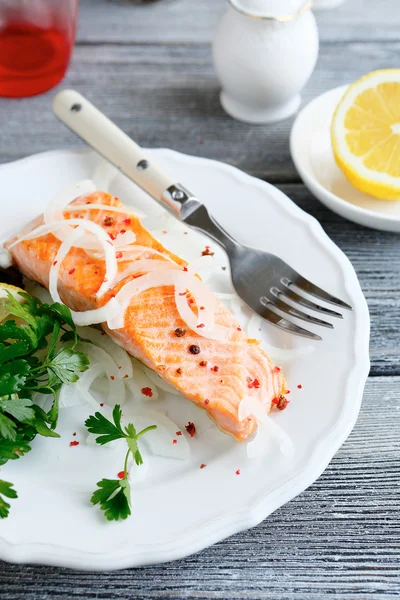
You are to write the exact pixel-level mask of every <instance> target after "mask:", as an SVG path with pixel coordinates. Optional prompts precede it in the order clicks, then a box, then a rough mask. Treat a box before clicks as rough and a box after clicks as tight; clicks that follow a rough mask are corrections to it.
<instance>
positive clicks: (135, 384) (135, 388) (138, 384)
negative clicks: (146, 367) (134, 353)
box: [126, 365, 158, 400]
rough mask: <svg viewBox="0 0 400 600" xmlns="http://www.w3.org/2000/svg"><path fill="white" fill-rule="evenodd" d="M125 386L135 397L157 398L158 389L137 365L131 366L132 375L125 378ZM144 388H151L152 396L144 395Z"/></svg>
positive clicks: (143, 398) (144, 398)
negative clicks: (129, 377)
mask: <svg viewBox="0 0 400 600" xmlns="http://www.w3.org/2000/svg"><path fill="white" fill-rule="evenodd" d="M126 386H127V388H128V389H129V391H130V393H131V394H132V396H133V398H135V399H139V398H140V399H142V400H158V389H157V387H156V386H155V385H154V384H153V382H152V380H151V379H150V378H149V377H148V376H147V375H146V374H145V373H144V372H143V371H142V369H141V368H140V367H138V366H136V365H135V366H134V367H133V376H132V378H131V379H127V380H126ZM145 388H151V391H152V396H146V395H145V394H143V393H142V390H143V389H145Z"/></svg>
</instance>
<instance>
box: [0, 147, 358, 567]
mask: <svg viewBox="0 0 400 600" xmlns="http://www.w3.org/2000/svg"><path fill="white" fill-rule="evenodd" d="M149 154H150V155H151V156H154V157H155V158H156V159H157V160H158V161H159V162H160V163H161V166H163V167H165V169H168V170H169V171H170V172H171V173H172V174H175V175H176V178H177V180H179V181H182V182H183V183H184V184H185V185H187V186H188V187H189V188H190V189H192V190H195V191H196V192H197V193H198V195H199V197H200V198H202V199H204V201H205V202H206V203H207V205H208V206H209V207H210V209H211V211H212V212H213V214H214V215H215V217H216V218H217V219H218V220H219V221H220V222H221V223H222V224H223V225H224V226H225V227H226V228H227V229H228V231H230V232H231V233H232V234H233V235H235V236H236V237H237V238H238V239H239V240H240V241H242V242H245V243H249V244H253V245H255V246H259V247H260V248H263V249H265V250H271V251H273V252H276V253H278V254H279V255H281V256H282V258H283V259H285V260H287V261H288V262H289V263H291V264H292V265H293V267H294V268H295V269H297V270H299V271H301V272H303V273H304V274H305V276H306V277H308V278H310V279H311V280H313V281H315V283H316V284H317V285H320V286H321V287H323V288H326V289H327V290H329V291H330V292H332V293H333V294H335V295H337V296H339V297H341V298H343V299H344V300H345V301H347V302H349V303H350V304H351V305H352V306H353V307H354V311H353V312H352V313H351V312H346V314H345V318H344V319H343V320H342V321H340V320H339V321H337V322H336V323H335V329H334V330H323V332H321V333H323V336H324V341H323V342H314V348H315V349H317V351H316V352H314V353H312V354H309V355H307V356H303V357H302V358H300V359H298V360H296V361H293V362H288V363H287V365H286V366H285V371H286V375H287V378H288V381H289V384H290V387H291V390H292V394H291V396H290V398H291V404H290V405H289V407H288V408H287V410H285V411H283V412H279V413H278V412H277V413H276V414H274V416H273V418H274V419H275V420H276V422H277V423H279V424H280V425H281V426H282V428H283V429H284V430H285V431H287V433H288V434H289V435H290V437H291V438H292V440H293V443H294V445H295V450H296V451H295V454H294V457H293V458H292V459H290V460H289V459H287V458H285V457H283V456H282V455H281V454H280V453H279V451H278V448H277V447H276V445H275V444H274V443H270V445H269V448H268V450H267V453H266V455H265V456H264V457H261V458H257V459H253V460H249V459H247V456H246V449H245V445H244V444H240V443H237V442H235V441H233V440H232V439H231V438H230V437H228V436H226V435H224V434H222V433H221V432H219V431H218V430H217V429H216V427H215V426H214V425H212V426H211V427H210V428H208V429H205V431H204V432H203V433H202V434H201V435H200V436H199V437H198V438H194V439H193V440H191V439H190V438H189V442H190V444H191V446H192V456H191V459H190V461H189V462H188V463H185V462H182V461H178V460H173V459H165V458H164V459H163V458H160V457H158V458H157V457H156V458H154V457H152V456H149V455H147V454H146V457H145V462H146V463H147V464H148V465H149V469H148V472H147V473H146V474H145V475H146V476H145V477H144V478H143V479H142V480H141V481H140V482H138V484H137V486H134V487H133V494H132V496H133V514H132V517H131V518H130V519H128V520H127V521H125V522H121V523H107V522H105V520H104V518H103V515H102V514H101V512H100V510H98V508H97V507H93V506H91V505H90V502H89V497H90V494H91V492H92V491H93V490H94V488H95V483H96V482H97V481H98V480H99V479H100V478H102V477H112V478H115V476H116V473H117V472H118V471H119V470H120V469H121V455H120V454H119V451H117V450H107V449H106V448H104V449H101V448H97V447H92V446H87V445H85V444H84V443H83V440H84V438H85V434H84V427H83V421H84V418H85V415H86V414H88V411H89V412H92V411H91V409H90V408H89V409H88V410H87V409H86V408H73V409H72V408H71V409H67V410H64V411H63V412H62V414H61V419H60V421H61V422H60V429H59V430H60V433H61V434H62V438H61V439H60V440H49V439H44V438H37V439H36V440H35V442H34V444H33V446H34V448H33V450H32V452H31V453H30V454H28V455H26V456H25V457H24V458H23V459H22V460H18V461H12V462H9V463H8V464H7V465H5V466H4V467H2V468H1V469H0V477H2V478H5V479H6V480H11V481H13V482H14V483H15V486H16V488H17V489H18V493H19V498H18V500H14V501H13V502H12V512H11V514H10V516H9V518H8V519H6V520H4V521H2V522H1V527H0V558H3V559H5V560H8V561H12V562H29V563H45V564H50V565H59V566H68V567H73V568H78V569H90V570H93V569H97V570H110V569H120V568H125V567H132V566H136V565H143V564H148V563H157V562H162V561H169V560H173V559H177V558H181V557H185V556H187V555H189V554H191V553H193V552H196V551H198V550H201V549H202V548H204V547H206V546H209V545H211V544H214V543H215V542H217V541H219V540H222V539H223V538H225V537H227V536H229V535H231V534H233V533H236V532H238V531H241V530H243V529H245V528H248V527H252V526H254V525H257V524H258V523H259V522H260V521H262V520H263V519H265V518H266V517H267V516H268V515H269V514H271V512H273V511H274V510H276V509H277V508H279V507H280V506H282V505H283V504H284V503H285V502H288V501H289V500H291V499H292V498H294V497H295V496H296V495H297V494H299V493H300V492H302V491H303V490H304V489H305V488H306V487H307V486H309V485H310V484H311V483H313V482H314V481H315V479H316V478H317V477H318V476H319V475H320V474H321V473H322V471H323V470H324V469H325V467H326V466H327V464H328V463H329V461H330V460H331V458H332V456H333V455H334V454H335V452H336V451H337V450H338V448H339V447H340V445H341V444H342V443H343V442H344V440H345V439H346V437H347V436H348V435H349V433H350V431H351V429H352V427H353V426H354V424H355V422H356V419H357V415H358V411H359V408H360V403H361V398H362V393H363V388H364V384H365V380H366V377H367V374H368V370H369V358H368V342H369V315H368V309H367V305H366V302H365V299H364V296H363V294H362V292H361V289H360V285H359V283H358V280H357V277H356V274H355V272H354V269H353V267H352V266H351V264H350V262H349V261H348V259H347V258H346V256H345V255H344V254H343V253H342V252H341V251H340V250H339V249H338V248H337V247H336V246H335V244H333V242H332V241H331V240H330V239H329V238H328V237H327V236H326V234H325V233H324V231H323V230H322V228H321V227H320V225H319V224H318V222H317V221H316V220H315V219H313V218H312V217H310V216H309V215H308V214H306V213H304V212H303V211H302V210H300V209H299V208H298V207H297V206H296V205H295V204H293V203H292V202H291V201H290V200H289V199H288V198H287V197H286V196H285V195H284V194H282V193H281V192H280V191H279V190H277V189H276V188H274V187H273V186H271V185H268V184H267V183H264V182H262V181H259V180H257V179H254V178H252V177H249V176H248V175H245V174H244V173H242V172H241V171H238V170H237V169H234V168H232V167H229V166H227V165H224V164H221V163H217V162H214V161H210V160H205V159H199V158H193V157H190V156H184V155H181V154H177V153H175V152H172V151H169V150H156V151H154V150H152V151H149ZM98 160H99V158H98V157H97V156H96V155H95V154H93V153H91V152H70V151H57V152H48V153H45V154H39V155H37V156H33V157H31V158H27V159H24V160H21V161H18V162H15V163H11V164H9V165H4V166H2V167H1V168H0V188H1V190H2V194H3V198H7V202H4V203H3V206H2V211H3V213H2V221H1V226H0V236H1V238H3V237H4V232H5V230H8V231H9V230H11V229H13V230H15V229H18V227H20V226H22V225H23V224H24V223H26V222H27V220H29V219H30V218H32V217H34V216H35V215H37V214H38V213H39V212H40V211H42V210H43V208H44V206H45V204H46V202H47V201H48V200H49V199H50V198H51V197H52V196H53V194H54V193H56V192H57V191H58V190H60V188H63V187H65V186H66V185H68V184H70V183H73V182H75V181H77V180H80V179H82V178H85V177H90V176H91V175H92V173H93V169H94V167H95V165H96V164H97V162H98ZM111 192H112V193H114V194H115V195H117V196H119V197H120V198H121V199H123V200H124V201H125V202H126V203H133V202H134V203H135V205H136V206H138V207H139V208H142V209H143V208H145V209H146V211H147V212H149V211H150V212H152V213H153V214H159V213H160V212H162V209H161V208H160V207H159V206H158V205H157V204H156V203H154V202H153V201H152V200H150V199H149V198H148V197H147V196H146V195H145V194H144V193H143V192H142V191H140V190H138V189H137V188H136V186H135V185H134V184H132V183H130V182H129V181H128V180H127V179H126V178H125V177H123V176H122V175H118V177H117V179H116V180H115V183H114V184H113V185H112V187H111ZM168 218H171V219H172V217H168ZM173 223H175V221H173V222H172V221H171V226H173ZM178 225H179V224H178ZM179 227H180V225H179ZM166 229H167V227H166ZM161 235H163V236H164V237H163V240H162V241H163V242H164V243H165V244H167V245H170V246H174V247H176V248H177V247H178V246H179V248H180V249H183V253H184V254H185V248H188V249H189V253H190V252H193V248H194V249H196V253H200V252H199V251H200V249H201V248H202V247H203V246H204V238H202V237H201V236H199V235H198V234H196V233H194V232H190V233H189V235H187V236H184V235H182V239H183V238H184V244H182V242H181V241H179V238H177V237H176V235H172V234H170V233H167V234H161ZM189 242H190V245H189ZM182 246H183V248H182ZM218 260H219V261H225V259H224V257H223V255H222V254H221V255H219V257H218ZM220 264H223V263H220ZM220 273H221V278H220V282H219V283H218V285H219V286H220V289H221V290H225V291H229V289H230V284H229V281H228V271H223V270H222V269H221V271H220ZM260 335H261V334H260ZM263 335H265V336H266V337H267V338H268V339H269V341H270V342H272V343H274V344H275V345H280V346H281V347H283V346H286V347H288V348H290V347H293V348H297V347H298V348H301V347H302V346H304V344H307V345H309V342H308V341H304V340H303V339H301V338H296V337H290V336H287V335H285V334H283V333H281V332H280V331H279V330H277V329H275V328H272V327H270V326H268V325H266V327H265V332H263ZM298 384H302V386H303V389H301V390H300V389H298V388H297V385H298ZM164 406H165V409H166V410H167V412H168V414H171V415H172V416H173V417H174V418H175V419H176V420H177V422H178V423H179V424H180V425H181V426H182V427H183V426H184V425H185V423H187V421H188V416H190V415H192V414H193V413H192V412H190V411H191V410H195V411H198V410H199V409H197V408H196V407H193V408H192V405H191V404H190V403H189V402H188V401H186V400H184V399H182V398H179V397H176V396H175V397H174V396H168V397H166V398H165V400H164ZM196 419H197V417H196ZM74 431H76V432H77V436H76V438H72V437H71V435H72V432H74ZM71 439H78V440H80V441H81V444H80V446H78V447H74V448H70V447H69V443H70V441H71ZM201 463H206V464H207V468H205V469H202V470H200V468H199V465H200V464H201ZM237 469H240V471H241V474H240V476H238V475H236V470H237Z"/></svg>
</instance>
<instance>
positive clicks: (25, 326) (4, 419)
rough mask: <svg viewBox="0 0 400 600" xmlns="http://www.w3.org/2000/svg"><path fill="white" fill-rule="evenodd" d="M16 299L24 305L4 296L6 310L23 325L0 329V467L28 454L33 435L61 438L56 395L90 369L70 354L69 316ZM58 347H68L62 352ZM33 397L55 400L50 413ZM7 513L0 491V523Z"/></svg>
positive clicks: (72, 330) (80, 356)
mask: <svg viewBox="0 0 400 600" xmlns="http://www.w3.org/2000/svg"><path fill="white" fill-rule="evenodd" d="M20 295H21V296H22V298H23V299H24V302H23V303H20V302H18V299H16V298H15V297H14V296H13V295H12V294H10V293H8V300H7V303H6V306H7V309H8V310H9V312H10V314H11V315H12V316H14V317H17V318H18V320H19V321H21V322H18V324H17V322H16V321H15V320H12V319H10V320H7V321H5V322H2V323H0V465H3V464H5V463H6V462H7V461H8V460H15V459H18V458H19V457H21V456H23V455H24V454H26V453H27V452H29V451H30V449H31V446H30V442H31V441H32V440H33V439H34V438H35V436H36V435H37V434H39V435H42V436H45V437H54V438H57V437H60V436H59V435H58V433H56V432H55V431H54V429H55V427H56V425H57V420H58V391H59V390H60V388H61V386H62V385H63V384H69V383H72V382H74V381H77V380H78V379H79V374H80V373H81V372H82V371H85V370H86V369H87V368H88V365H89V358H88V357H87V355H86V354H84V353H82V352H76V351H75V350H74V348H75V346H76V344H77V342H78V341H79V337H78V335H77V332H76V327H75V324H74V322H73V320H72V316H71V311H70V310H69V309H68V308H67V307H66V306H63V305H62V304H58V303H55V304H46V303H43V302H41V301H40V300H38V299H37V298H33V297H32V296H30V295H29V294H26V293H25V292H21V293H20ZM64 336H65V338H66V339H63V337H64ZM60 342H61V343H63V344H65V343H67V344H69V346H68V347H65V346H64V347H62V348H60ZM70 346H71V347H70ZM35 392H41V393H44V394H51V395H53V398H54V400H53V403H52V406H51V408H50V410H49V411H48V412H46V411H44V410H43V409H42V408H40V407H39V406H37V405H35V404H34V403H33V401H32V398H33V394H34V393H35ZM0 484H3V486H5V487H4V490H5V492H4V493H3V495H4V496H7V493H8V494H9V493H11V494H15V491H14V490H11V492H10V489H11V487H12V484H8V483H6V482H1V481H0ZM6 492H7V493H6ZM8 497H11V496H8ZM12 497H14V496H12ZM15 497H16V495H15ZM9 508H10V507H9V505H8V504H7V502H6V501H3V499H2V498H1V490H0V518H4V517H6V516H7V515H8V512H9Z"/></svg>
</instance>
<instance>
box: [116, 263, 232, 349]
mask: <svg viewBox="0 0 400 600" xmlns="http://www.w3.org/2000/svg"><path fill="white" fill-rule="evenodd" d="M164 286H175V301H176V306H177V309H178V312H179V314H180V316H181V318H182V319H183V321H184V322H185V323H186V324H187V326H188V327H189V328H190V329H192V330H193V331H195V332H196V333H197V334H198V335H201V336H203V337H207V338H212V339H221V337H220V336H221V335H224V331H222V332H221V331H219V330H217V328H215V326H214V315H215V310H216V308H217V302H216V299H215V298H214V296H213V294H212V293H211V292H210V291H209V290H208V289H207V288H206V287H205V286H204V285H203V284H202V283H201V281H200V280H199V279H197V277H194V276H193V275H190V274H189V273H186V272H183V271H178V270H175V269H171V270H165V271H164V270H163V271H160V272H154V273H148V274H147V275H142V276H141V277H137V278H136V279H134V280H133V281H129V282H128V283H127V284H126V285H125V286H124V287H123V288H122V289H121V290H120V291H119V292H118V294H117V295H116V297H115V300H116V301H117V302H118V303H119V304H120V306H121V309H122V310H121V314H120V315H118V316H117V317H116V318H115V319H112V321H111V322H110V323H109V326H110V328H111V329H121V328H122V327H123V326H124V316H125V311H126V309H127V308H128V306H129V303H130V301H131V299H132V298H133V296H136V295H138V294H141V293H142V292H144V291H146V290H148V289H151V288H155V287H164ZM182 290H183V291H182ZM187 290H189V292H190V293H191V294H192V295H193V297H194V300H195V301H196V304H197V306H204V310H202V311H201V316H200V315H199V316H196V315H195V314H194V313H193V312H192V310H191V309H190V307H189V306H188V303H187V298H186V291H187ZM180 294H182V295H180ZM200 324H203V325H204V327H200V328H199V327H198V325H200ZM220 329H222V328H220Z"/></svg>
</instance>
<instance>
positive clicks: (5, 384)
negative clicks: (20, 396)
mask: <svg viewBox="0 0 400 600" xmlns="http://www.w3.org/2000/svg"><path fill="white" fill-rule="evenodd" d="M0 345H1V344H0ZM29 370H30V367H29V363H27V362H26V361H25V360H23V359H18V360H15V361H13V362H12V363H9V364H6V365H2V366H0V393H1V395H2V396H9V395H10V394H16V393H17V392H19V391H20V390H22V388H23V387H24V383H25V381H26V376H27V374H28V372H29Z"/></svg>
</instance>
